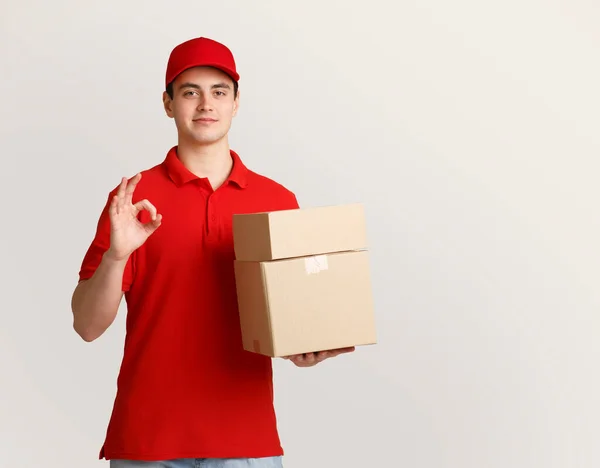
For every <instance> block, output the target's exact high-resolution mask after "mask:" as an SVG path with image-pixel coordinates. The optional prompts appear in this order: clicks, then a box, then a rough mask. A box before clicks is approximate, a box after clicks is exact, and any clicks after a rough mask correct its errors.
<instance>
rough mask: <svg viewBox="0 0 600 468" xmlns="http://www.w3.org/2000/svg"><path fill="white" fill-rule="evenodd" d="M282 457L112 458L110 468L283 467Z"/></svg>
mask: <svg viewBox="0 0 600 468" xmlns="http://www.w3.org/2000/svg"><path fill="white" fill-rule="evenodd" d="M281 459H282V457H267V458H179V459H177V460H164V461H153V462H146V461H135V460H111V461H110V468H283V464H282V461H281Z"/></svg>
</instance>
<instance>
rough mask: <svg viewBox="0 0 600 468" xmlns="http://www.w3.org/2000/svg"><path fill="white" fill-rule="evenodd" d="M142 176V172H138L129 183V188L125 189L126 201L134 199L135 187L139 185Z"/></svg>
mask: <svg viewBox="0 0 600 468" xmlns="http://www.w3.org/2000/svg"><path fill="white" fill-rule="evenodd" d="M141 178H142V174H141V173H139V172H138V173H137V174H136V175H134V176H133V177H132V178H131V180H130V181H129V182H128V183H127V189H126V190H125V201H126V202H128V203H130V202H131V200H132V199H133V192H135V187H136V186H137V184H138V182H139V181H140V179H141Z"/></svg>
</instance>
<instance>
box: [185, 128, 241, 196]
mask: <svg viewBox="0 0 600 468" xmlns="http://www.w3.org/2000/svg"><path fill="white" fill-rule="evenodd" d="M177 156H178V157H179V160H180V161H181V162H182V164H183V165H184V166H185V167H186V168H187V169H188V170H189V171H190V172H191V173H192V174H194V175H195V176H197V177H200V178H207V179H208V181H209V182H210V185H211V186H212V187H213V189H214V190H216V189H217V188H218V187H219V186H221V185H222V184H223V182H225V180H227V177H228V176H229V173H230V172H231V168H232V167H233V160H232V159H231V154H230V152H229V143H228V141H227V139H225V138H224V139H222V140H220V141H218V142H216V143H213V144H211V145H201V144H198V143H195V142H194V143H190V142H186V141H181V140H180V141H179V142H178V144H177Z"/></svg>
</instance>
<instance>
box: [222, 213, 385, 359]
mask: <svg viewBox="0 0 600 468" xmlns="http://www.w3.org/2000/svg"><path fill="white" fill-rule="evenodd" d="M233 236H234V248H235V256H236V259H235V275H236V284H237V298H238V304H239V311H240V324H241V329H242V337H243V346H244V349H246V350H248V351H252V352H255V353H259V354H264V355H267V356H271V357H281V356H289V355H293V354H301V353H307V352H316V351H323V350H329V349H337V348H344V347H348V346H360V345H369V344H375V343H376V332H375V318H374V310H373V300H372V291H371V278H370V270H369V256H368V251H367V236H366V223H365V213H364V206H363V205H362V204H352V205H341V206H328V207H318V208H305V209H297V210H285V211H276V212H269V213H253V214H239V215H234V217H233Z"/></svg>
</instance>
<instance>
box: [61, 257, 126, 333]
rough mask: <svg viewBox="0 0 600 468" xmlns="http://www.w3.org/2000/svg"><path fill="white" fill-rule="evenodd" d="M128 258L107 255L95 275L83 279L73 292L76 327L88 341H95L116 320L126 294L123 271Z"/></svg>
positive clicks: (72, 303)
mask: <svg viewBox="0 0 600 468" xmlns="http://www.w3.org/2000/svg"><path fill="white" fill-rule="evenodd" d="M126 264H127V260H126V259H125V260H113V259H111V258H110V257H108V256H107V255H104V257H103V258H102V261H101V262H100V265H99V266H98V268H97V269H96V272H95V273H94V275H93V276H92V277H91V278H90V279H88V280H85V281H82V282H80V283H79V284H78V285H77V287H76V288H75V291H74V293H73V298H72V302H71V308H72V311H73V328H74V329H75V331H76V332H77V333H78V334H79V336H81V338H83V339H84V340H85V341H93V340H95V339H96V338H98V337H99V336H100V335H102V334H103V333H104V332H105V331H106V329H107V328H108V327H109V326H110V325H111V324H112V322H113V321H114V319H115V317H116V316H117V311H118V309H119V305H120V303H121V300H122V298H123V291H122V283H123V272H124V271H125V265H126Z"/></svg>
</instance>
